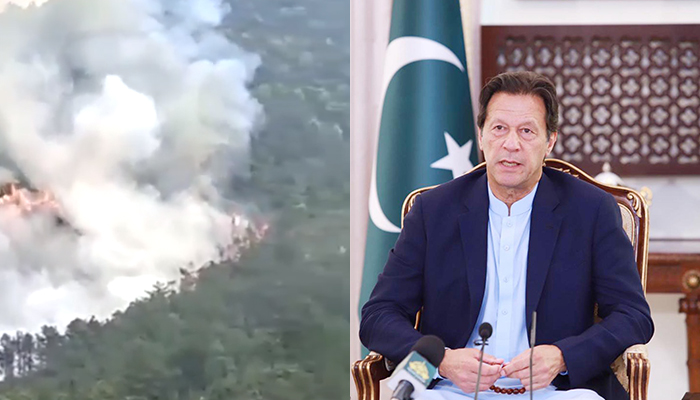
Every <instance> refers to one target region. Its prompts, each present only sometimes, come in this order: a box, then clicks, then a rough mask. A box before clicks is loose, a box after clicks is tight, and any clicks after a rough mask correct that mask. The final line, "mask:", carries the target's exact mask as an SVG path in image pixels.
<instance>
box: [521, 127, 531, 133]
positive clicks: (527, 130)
mask: <svg viewBox="0 0 700 400" xmlns="http://www.w3.org/2000/svg"><path fill="white" fill-rule="evenodd" d="M523 132H525V133H532V131H531V130H530V129H528V128H525V129H523Z"/></svg>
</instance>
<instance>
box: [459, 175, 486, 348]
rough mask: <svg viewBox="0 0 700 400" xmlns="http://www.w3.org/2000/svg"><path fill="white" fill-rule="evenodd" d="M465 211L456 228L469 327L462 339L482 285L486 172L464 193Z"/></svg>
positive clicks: (475, 313)
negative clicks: (466, 297) (466, 287)
mask: <svg viewBox="0 0 700 400" xmlns="http://www.w3.org/2000/svg"><path fill="white" fill-rule="evenodd" d="M464 205H465V206H466V212H465V213H464V214H461V215H460V216H459V230H460V235H461V239H462V248H463V250H464V255H465V264H466V268H467V284H468V286H469V304H470V307H469V331H468V332H467V335H466V338H465V340H469V335H471V332H472V331H473V330H474V325H475V324H476V320H477V318H478V317H479V311H480V310H481V303H482V301H483V299H484V288H485V286H486V252H487V250H488V249H487V244H488V242H487V238H486V236H487V234H488V213H489V198H488V192H487V187H486V174H484V175H482V176H481V177H480V178H479V179H478V180H477V182H476V185H474V187H473V188H472V189H471V191H470V192H469V193H467V194H466V195H465V196H464Z"/></svg>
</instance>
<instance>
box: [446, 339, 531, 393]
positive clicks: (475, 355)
mask: <svg viewBox="0 0 700 400" xmlns="http://www.w3.org/2000/svg"><path fill="white" fill-rule="evenodd" d="M535 354H537V353H535ZM502 364H503V360H502V359H500V358H496V357H494V356H492V355H489V354H486V353H484V364H483V365H482V366H481V381H479V391H482V390H487V389H488V388H489V387H491V385H493V383H494V382H496V380H497V379H498V378H500V377H501V366H502ZM478 369H479V350H478V349H456V350H449V349H448V350H446V351H445V358H443V359H442V362H441V363H440V367H439V369H438V370H439V372H440V375H442V376H444V377H445V378H447V379H449V380H450V381H452V382H453V383H454V384H455V385H457V387H459V388H460V389H462V391H464V392H465V393H474V392H476V374H477V371H478Z"/></svg>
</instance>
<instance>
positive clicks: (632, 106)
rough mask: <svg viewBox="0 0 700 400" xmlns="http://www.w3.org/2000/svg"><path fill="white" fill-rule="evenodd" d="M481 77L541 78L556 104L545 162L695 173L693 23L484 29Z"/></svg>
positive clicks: (698, 79) (699, 153) (698, 139)
mask: <svg viewBox="0 0 700 400" xmlns="http://www.w3.org/2000/svg"><path fill="white" fill-rule="evenodd" d="M482 29H483V31H482V41H483V43H482V77H483V79H484V83H486V81H487V80H488V79H489V78H491V77H493V76H494V75H496V74H498V73H500V72H504V71H513V70H533V71H536V72H540V73H542V74H544V75H547V76H548V77H550V78H551V79H552V81H553V82H554V83H555V85H556V88H557V94H558V96H559V100H560V110H559V111H560V115H559V122H560V129H559V134H560V136H559V140H558V142H557V145H556V146H555V148H554V152H553V154H552V155H551V156H552V157H557V158H561V159H564V160H566V161H570V162H572V163H574V164H576V165H577V166H580V167H581V168H583V169H584V170H585V171H587V172H588V173H591V174H597V173H598V172H600V171H601V170H602V165H603V163H604V162H606V161H607V162H609V163H610V164H611V166H612V170H613V172H615V173H617V174H618V175H626V176H629V175H668V174H698V173H700V90H699V87H700V63H699V60H700V43H699V40H700V25H682V26H680V25H674V26H671V25H649V26H640V25H624V26H610V25H607V26H606V25H603V26H487V27H483V28H482Z"/></svg>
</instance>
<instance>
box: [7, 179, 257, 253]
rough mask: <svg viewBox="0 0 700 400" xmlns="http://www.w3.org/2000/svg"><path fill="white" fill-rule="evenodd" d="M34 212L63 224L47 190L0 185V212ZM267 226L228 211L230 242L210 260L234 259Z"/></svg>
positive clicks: (15, 214)
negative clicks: (48, 214) (48, 216)
mask: <svg viewBox="0 0 700 400" xmlns="http://www.w3.org/2000/svg"><path fill="white" fill-rule="evenodd" d="M35 212H47V213H50V214H53V215H54V216H55V217H56V219H57V223H58V224H65V223H66V219H65V218H64V215H63V214H64V213H63V208H62V207H61V205H60V203H59V202H58V200H57V199H56V196H55V195H54V194H53V193H52V192H51V191H49V190H37V189H28V188H26V187H23V186H22V185H20V184H19V183H17V182H12V183H6V184H4V185H2V186H0V213H3V214H4V215H14V216H28V215H31V214H32V213H35ZM269 228H270V225H269V223H267V222H265V221H260V222H257V223H255V222H252V221H251V220H250V219H248V218H247V217H246V216H245V215H243V214H242V213H236V212H234V213H232V215H231V242H230V243H229V244H228V245H226V246H224V247H220V248H219V257H218V259H217V260H212V261H217V262H222V261H228V260H231V261H234V262H235V261H238V260H239V259H240V257H241V254H242V253H243V252H244V251H246V250H248V249H249V248H250V247H251V246H253V245H254V244H257V243H259V242H261V241H262V240H263V239H264V238H265V236H266V235H267V233H268V230H269Z"/></svg>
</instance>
